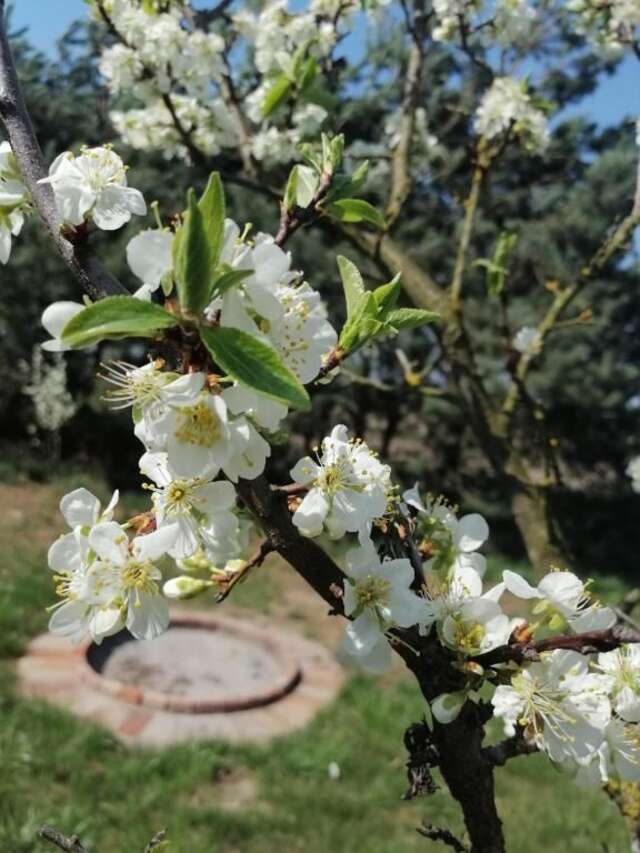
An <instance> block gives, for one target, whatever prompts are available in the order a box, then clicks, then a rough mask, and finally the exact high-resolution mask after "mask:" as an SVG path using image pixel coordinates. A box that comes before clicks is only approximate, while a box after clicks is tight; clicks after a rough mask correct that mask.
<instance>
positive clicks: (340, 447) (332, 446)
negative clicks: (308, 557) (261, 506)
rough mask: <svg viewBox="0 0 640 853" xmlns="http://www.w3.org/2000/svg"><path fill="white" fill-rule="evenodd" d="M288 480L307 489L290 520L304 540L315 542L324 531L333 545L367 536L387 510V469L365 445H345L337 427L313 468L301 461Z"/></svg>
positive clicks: (355, 442)
mask: <svg viewBox="0 0 640 853" xmlns="http://www.w3.org/2000/svg"><path fill="white" fill-rule="evenodd" d="M291 477H292V478H293V480H294V481H295V482H296V483H299V484H300V485H302V486H306V487H308V489H309V491H308V493H307V494H306V495H305V497H304V499H303V501H302V503H301V504H300V506H299V508H298V509H297V510H296V513H295V515H294V516H293V523H294V524H295V525H296V527H297V528H298V529H299V530H300V532H301V533H302V534H303V535H304V536H318V535H319V534H320V533H321V532H322V530H323V529H325V530H326V531H327V533H328V534H329V535H330V536H331V537H332V538H335V539H338V538H340V537H342V536H344V534H345V533H346V532H352V533H357V532H359V531H362V530H366V529H367V527H368V526H369V525H370V523H371V522H372V521H373V519H374V518H379V517H380V516H382V515H384V512H385V510H386V507H387V498H388V494H389V490H390V487H391V483H390V477H391V471H390V469H389V466H388V465H383V464H382V463H381V462H380V461H379V460H378V458H377V457H376V456H375V455H374V454H373V453H372V452H371V450H369V448H368V447H367V445H366V444H365V443H364V442H362V441H360V440H358V439H356V440H350V439H349V436H348V432H347V428H346V426H343V425H341V424H340V425H338V426H336V427H334V428H333V430H332V431H331V435H329V436H328V437H327V438H325V439H323V441H322V448H321V454H320V457H319V459H318V462H314V460H313V459H311V458H310V457H309V456H305V458H304V459H301V460H300V461H299V462H298V463H297V464H296V465H295V467H294V468H293V469H292V470H291Z"/></svg>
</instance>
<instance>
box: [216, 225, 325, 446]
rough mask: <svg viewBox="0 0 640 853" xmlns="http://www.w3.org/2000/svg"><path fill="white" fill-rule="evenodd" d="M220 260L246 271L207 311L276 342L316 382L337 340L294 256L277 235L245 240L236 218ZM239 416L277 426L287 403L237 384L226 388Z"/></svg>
mask: <svg viewBox="0 0 640 853" xmlns="http://www.w3.org/2000/svg"><path fill="white" fill-rule="evenodd" d="M220 263H221V264H222V265H225V264H226V265H228V266H229V267H231V268H232V269H234V270H238V271H243V272H245V273H246V276H245V278H244V279H243V280H242V281H241V282H240V283H239V285H238V286H237V287H234V288H231V289H229V290H228V291H227V292H226V293H225V294H224V295H223V296H222V297H218V298H216V299H215V300H214V301H213V302H212V303H211V305H210V306H209V307H208V309H207V313H208V314H209V315H210V316H214V315H216V314H218V312H219V318H220V324H221V325H222V326H229V327H232V328H235V329H241V330H242V331H245V332H248V333H249V334H251V335H253V336H254V337H257V338H259V339H260V340H262V341H263V342H264V343H266V344H269V345H270V346H272V347H273V348H274V349H275V350H276V352H277V353H278V354H279V356H280V357H281V359H282V361H283V363H284V364H285V365H286V366H287V367H288V368H289V370H291V372H292V373H293V374H294V375H295V376H296V377H297V379H298V380H299V381H300V382H301V383H302V384H306V383H308V382H311V381H312V380H313V379H315V377H316V376H317V375H318V373H319V372H320V369H321V367H322V364H323V361H324V359H325V358H326V356H327V355H328V353H329V352H330V351H331V350H332V349H333V347H334V346H335V345H336V343H337V334H336V332H335V330H334V328H333V327H332V326H331V324H330V323H329V321H328V320H327V312H326V309H325V306H324V303H323V302H322V300H321V298H320V294H319V293H317V291H315V290H313V288H311V287H310V286H309V285H308V284H307V283H306V282H301V283H300V282H299V279H300V273H298V272H296V271H295V270H292V269H291V256H290V255H289V253H287V252H284V251H283V250H282V249H281V248H280V247H279V246H278V245H276V243H275V242H274V239H273V237H271V236H270V235H267V234H258V235H257V236H256V238H255V240H254V242H253V243H251V244H250V243H248V242H246V241H244V240H242V239H241V234H240V229H239V227H238V226H237V225H236V223H235V222H233V221H231V220H230V219H227V220H226V222H225V234H224V242H223V247H222V251H221V257H220ZM222 396H223V399H224V400H225V402H226V403H227V405H228V406H229V409H230V411H231V412H233V413H235V414H241V413H244V414H246V415H247V416H248V417H249V418H251V419H252V420H253V421H255V423H256V424H257V425H258V426H261V427H264V428H265V429H268V430H272V431H273V430H277V429H278V427H279V424H280V421H281V420H282V418H284V417H285V416H286V414H287V407H286V406H284V405H283V404H282V403H279V402H277V401H274V400H270V399H269V398H267V397H265V396H263V395H261V394H259V393H258V392H256V391H253V390H251V389H248V388H243V387H242V386H239V385H236V386H234V387H233V388H229V389H226V390H225V391H224V392H223V395H222Z"/></svg>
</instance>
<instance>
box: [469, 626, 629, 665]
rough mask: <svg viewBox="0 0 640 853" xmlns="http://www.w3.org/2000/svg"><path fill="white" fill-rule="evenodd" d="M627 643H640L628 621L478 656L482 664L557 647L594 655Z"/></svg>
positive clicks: (532, 657) (527, 656) (534, 656)
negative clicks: (626, 623)
mask: <svg viewBox="0 0 640 853" xmlns="http://www.w3.org/2000/svg"><path fill="white" fill-rule="evenodd" d="M626 643H640V631H637V630H636V629H635V628H630V627H626V626H625V625H614V626H613V627H612V628H607V629H605V630H603V631H586V632H584V633H583V634H560V635H558V636H556V637H547V638H546V639H544V640H538V641H537V642H535V643H532V642H528V643H509V644H507V645H505V646H498V648H496V649H492V650H491V651H490V652H486V653H485V654H483V655H479V656H478V657H477V658H475V660H476V661H477V662H478V663H480V664H482V666H485V667H486V666H493V665H494V664H497V663H507V662H508V661H514V662H515V663H522V662H523V661H532V660H538V658H539V657H540V655H541V654H542V653H543V652H550V651H553V650H554V649H569V650H571V651H574V652H578V653H579V654H581V655H590V654H593V653H594V652H611V651H613V650H614V649H617V648H619V647H620V646H622V645H625V644H626Z"/></svg>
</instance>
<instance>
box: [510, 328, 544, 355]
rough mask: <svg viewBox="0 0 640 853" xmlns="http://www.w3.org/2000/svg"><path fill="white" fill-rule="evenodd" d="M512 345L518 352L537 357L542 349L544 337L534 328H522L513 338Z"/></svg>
mask: <svg viewBox="0 0 640 853" xmlns="http://www.w3.org/2000/svg"><path fill="white" fill-rule="evenodd" d="M512 343H513V348H514V349H515V350H517V351H518V352H520V353H522V354H525V353H529V354H531V355H535V354H537V353H539V352H540V349H541V347H542V336H541V335H540V332H539V331H538V330H537V329H536V328H535V327H534V326H522V328H520V329H518V331H517V332H516V333H515V335H514V336H513V341H512Z"/></svg>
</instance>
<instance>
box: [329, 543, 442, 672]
mask: <svg viewBox="0 0 640 853" xmlns="http://www.w3.org/2000/svg"><path fill="white" fill-rule="evenodd" d="M346 572H347V580H346V581H345V584H344V599H343V600H344V612H345V615H347V616H350V617H351V620H352V621H350V622H349V623H348V624H347V627H346V629H345V637H344V641H343V643H342V647H341V651H342V652H343V653H344V654H346V655H348V656H351V657H354V658H356V659H357V660H358V663H359V664H360V665H361V666H363V667H364V668H366V669H370V670H373V671H381V670H383V669H385V668H386V667H387V666H388V665H389V663H390V660H391V652H390V649H389V644H388V642H387V640H386V638H385V635H384V632H385V631H386V630H388V629H389V628H392V627H394V626H395V625H397V626H400V627H403V628H408V627H410V626H411V625H415V624H416V623H418V622H419V621H420V620H421V618H422V615H423V612H424V607H425V602H424V599H423V598H421V597H420V596H418V595H416V593H415V592H413V591H412V590H411V584H412V583H413V581H414V577H415V574H414V570H413V567H412V566H411V563H410V561H409V560H406V559H399V560H384V561H382V562H381V561H380V559H379V557H378V555H377V553H376V551H375V548H374V547H373V544H372V543H371V542H370V541H369V542H367V543H366V544H365V545H363V546H360V547H359V548H354V549H353V550H352V551H350V552H349V553H348V554H347V559H346Z"/></svg>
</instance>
